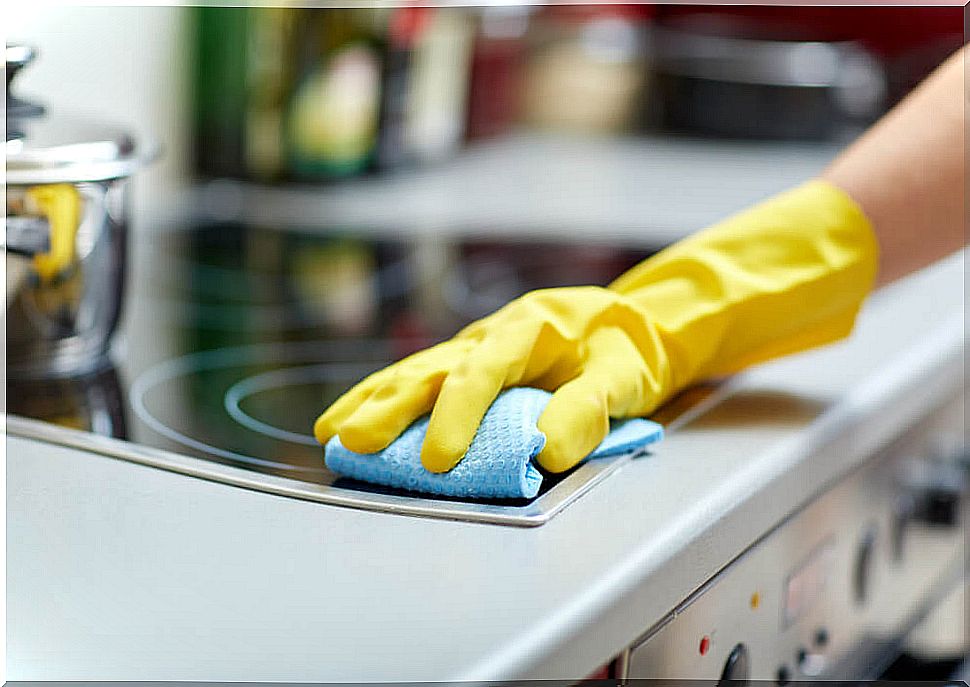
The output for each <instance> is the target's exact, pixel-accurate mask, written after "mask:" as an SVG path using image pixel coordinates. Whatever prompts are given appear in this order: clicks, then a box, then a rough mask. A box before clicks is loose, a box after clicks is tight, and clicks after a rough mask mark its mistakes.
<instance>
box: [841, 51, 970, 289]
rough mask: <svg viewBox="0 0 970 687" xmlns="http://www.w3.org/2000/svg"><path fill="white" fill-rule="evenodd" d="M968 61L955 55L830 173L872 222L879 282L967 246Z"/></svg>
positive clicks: (964, 55)
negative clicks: (876, 241)
mask: <svg viewBox="0 0 970 687" xmlns="http://www.w3.org/2000/svg"><path fill="white" fill-rule="evenodd" d="M968 57H970V52H968V48H967V46H964V47H963V48H962V49H960V50H958V51H957V52H956V53H954V54H953V55H952V56H951V57H950V58H949V59H948V60H946V61H945V62H944V63H943V64H942V65H940V66H939V67H938V68H937V69H936V70H935V71H934V72H933V73H932V74H931V75H930V76H929V77H928V78H927V79H926V80H924V81H923V82H922V83H921V84H920V85H919V86H917V87H916V88H915V89H914V90H913V91H912V92H911V93H910V94H909V95H908V96H907V97H906V98H905V99H904V100H903V101H902V102H900V103H899V104H898V105H897V106H896V107H895V108H893V109H892V110H891V111H890V112H889V113H888V114H886V115H885V116H884V117H883V118H882V119H881V120H880V121H879V122H877V123H876V124H875V125H874V126H873V127H871V128H870V129H869V130H868V131H867V132H866V133H865V134H863V135H862V136H861V137H860V138H859V139H858V140H857V141H856V142H854V143H853V144H852V145H850V146H849V147H848V148H846V149H845V150H844V151H843V152H842V154H841V155H839V156H838V157H837V158H836V159H835V161H834V162H833V163H832V164H831V165H830V166H829V167H828V169H826V170H825V172H824V173H823V174H822V178H823V179H825V180H827V181H829V182H831V183H833V184H835V185H836V186H838V187H839V188H841V189H842V190H844V191H845V192H846V193H848V194H849V195H850V196H851V197H852V198H853V199H854V200H855V201H856V202H857V203H859V205H860V206H861V207H862V209H863V211H864V212H865V213H866V216H868V218H869V220H870V221H871V222H872V225H873V229H874V231H875V233H876V237H877V239H878V241H879V249H880V250H879V252H880V261H879V277H878V283H879V284H885V283H888V282H891V281H893V280H895V279H898V278H900V277H903V276H905V275H906V274H909V273H910V272H913V271H915V270H917V269H919V268H921V267H925V266H926V265H928V264H930V263H931V262H933V261H935V260H938V259H940V258H942V257H943V256H945V255H947V254H949V253H952V252H953V251H955V250H958V249H959V248H961V247H962V246H963V245H965V243H966V214H965V207H964V200H965V197H966V177H965V173H966V171H965V165H966V155H967V149H966V143H965V142H966V107H967V90H966V71H965V70H966V64H967V59H968Z"/></svg>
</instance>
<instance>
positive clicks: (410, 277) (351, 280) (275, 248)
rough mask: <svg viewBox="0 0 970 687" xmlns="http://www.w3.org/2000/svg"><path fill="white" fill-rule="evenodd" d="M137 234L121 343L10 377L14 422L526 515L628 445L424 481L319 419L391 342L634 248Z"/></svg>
mask: <svg viewBox="0 0 970 687" xmlns="http://www.w3.org/2000/svg"><path fill="white" fill-rule="evenodd" d="M140 238H141V239H142V240H141V241H140V243H139V245H138V247H137V249H136V250H134V251H133V262H134V268H135V269H136V270H137V273H138V274H139V275H140V278H139V280H137V282H135V283H133V284H132V293H131V299H130V304H129V307H130V312H131V314H130V316H129V318H128V322H127V325H126V327H125V336H124V337H123V341H122V342H121V344H122V346H123V349H124V350H123V351H121V352H120V353H119V354H118V355H115V356H112V357H107V356H106V357H103V358H101V359H100V360H101V367H100V368H99V369H97V370H94V371H92V372H85V373H83V374H80V375H73V376H70V377H59V378H57V379H53V380H43V379H38V378H28V379H18V378H16V377H14V378H11V380H10V381H9V384H8V399H7V400H8V411H9V412H10V413H12V416H11V417H10V418H9V419H8V425H7V428H8V431H9V432H10V433H12V434H15V435H18V436H22V437H27V438H33V439H39V440H43V441H48V442H52V443H58V444H62V445H65V446H71V447H75V448H79V449H83V450H86V451H91V452H94V453H99V454H102V455H108V456H113V457H116V458H121V459H125V460H130V461H134V462H137V463H141V464H144V465H151V466H154V467H159V468H163V469H168V470H172V471H176V472H180V473H183V474H189V475H193V476H195V477H201V478H204V479H208V480H213V481H219V482H224V483H227V484H232V485H235V486H241V487H245V488H249V489H256V490H261V491H265V492H269V493H274V494H280V495H286V496H290V497H293V498H299V499H303V500H308V501H317V502H322V503H330V504H337V505H344V506H350V507H355V508H362V509H368V510H378V511H385V512H392V513H403V514H410V515H419V516H430V517H437V518H446V519H457V520H467V521H476V522H490V523H495V524H504V525H518V526H535V525H541V524H543V523H545V522H547V521H548V520H549V519H550V518H551V517H553V516H554V515H555V514H556V513H558V512H560V511H561V510H562V509H563V508H565V507H566V506H567V505H569V504H570V503H572V502H573V501H575V500H576V499H578V498H579V497H580V496H582V495H583V494H584V493H586V492H587V491H588V490H589V489H590V488H592V487H593V486H594V485H595V484H597V483H598V482H600V481H601V480H603V479H604V478H605V477H607V476H608V475H609V474H611V473H612V472H613V471H615V470H616V469H618V468H619V467H620V466H621V465H623V464H624V463H625V462H626V461H627V460H629V459H630V457H631V456H630V455H627V456H620V457H615V458H608V459H604V460H596V461H589V462H588V463H585V464H583V465H581V466H579V467H578V468H577V469H575V470H573V471H571V472H569V473H566V474H564V475H546V476H545V479H544V481H543V487H542V489H541V490H540V493H539V495H538V496H537V497H536V498H534V499H531V500H527V499H521V500H519V499H508V500H491V501H475V500H462V499H455V498H446V497H424V496H422V495H420V494H414V493H408V492H405V491H403V490H398V489H390V488H383V487H379V486H376V485H369V484H365V483H362V482H357V481H354V480H349V479H347V478H342V477H339V476H338V475H335V474H334V473H332V472H330V471H329V470H328V469H327V468H326V466H325V465H324V464H323V460H322V458H323V453H322V448H321V447H320V445H319V444H318V443H317V441H316V439H315V438H314V437H313V435H312V431H311V428H312V425H313V421H314V419H315V417H316V415H317V414H319V413H320V412H321V411H322V410H323V409H324V408H325V407H326V406H327V405H329V403H330V402H332V401H333V400H335V399H336V398H337V397H338V396H339V395H340V394H341V393H343V392H344V391H345V390H346V389H348V388H349V387H350V386H351V385H353V384H354V383H355V382H356V381H358V380H359V379H361V378H362V377H364V376H366V375H367V374H369V373H370V372H372V371H374V370H376V369H378V368H380V367H383V366H384V365H386V364H387V363H389V362H391V361H393V360H395V359H396V358H399V357H403V356H404V355H407V354H409V353H411V352H413V351H414V350H417V349H419V348H422V347H424V346H426V345H429V344H431V343H433V342H435V341H437V340H439V339H441V338H444V337H446V336H449V335H450V334H451V333H453V332H454V331H456V330H457V329H458V328H460V327H461V326H463V325H464V324H466V323H467V322H469V321H471V320H473V319H476V318H478V317H481V316H482V315H484V314H486V313H487V312H489V311H490V310H492V309H494V308H496V307H498V306H499V305H501V304H502V303H504V302H505V301H507V300H509V299H511V298H514V297H515V296H517V295H519V294H521V293H524V292H525V291H527V290H530V289H532V288H537V287H539V286H550V285H566V284H570V283H575V280H576V279H582V280H587V279H592V280H594V281H600V282H602V283H605V282H607V281H608V280H609V279H610V278H611V277H612V276H613V275H615V274H617V273H619V272H620V271H622V270H623V269H625V268H626V267H629V266H630V265H632V264H634V263H635V262H637V261H639V260H640V259H642V258H643V257H644V255H645V254H644V252H643V251H639V250H634V249H624V248H610V247H598V248H592V249H591V248H590V247H578V246H570V245H565V244H553V243H550V244H546V245H539V244H529V243H517V242H501V241H500V242H489V241H482V240H477V241H462V240H455V241H450V242H449V241H436V242H433V243H428V242H423V241H421V240H400V239H387V238H369V239H361V238H355V237H353V236H351V235H345V234H342V233H340V232H323V233H319V234H312V233H303V232H295V231H279V230H276V229H271V228H265V227H255V226H246V225H239V224H215V225H203V226H193V227H186V228H184V229H178V230H172V231H165V232H160V233H158V234H154V235H149V236H144V237H140ZM8 345H9V340H8ZM113 360H118V361H119V362H118V364H117V365H115V363H114V362H113ZM686 410H689V409H688V408H685V411H686ZM18 416H19V417H18ZM685 417H686V415H685ZM79 430H80V431H79Z"/></svg>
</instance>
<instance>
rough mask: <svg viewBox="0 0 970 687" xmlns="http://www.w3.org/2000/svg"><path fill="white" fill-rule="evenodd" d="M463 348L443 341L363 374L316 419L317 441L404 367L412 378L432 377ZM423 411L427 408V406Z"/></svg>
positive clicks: (454, 362)
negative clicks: (365, 375) (363, 375)
mask: <svg viewBox="0 0 970 687" xmlns="http://www.w3.org/2000/svg"><path fill="white" fill-rule="evenodd" d="M467 348H469V346H468V344H458V343H457V342H454V341H452V340H449V341H445V342H442V343H440V344H437V345H435V346H432V347H431V348H426V349H424V350H421V351H418V352H417V353H414V354H412V355H410V356H408V357H407V358H404V359H403V360H399V361H398V362H396V363H394V364H393V365H390V366H388V367H385V368H384V369H382V370H378V371H377V372H375V373H373V374H371V375H370V376H368V377H365V378H364V379H363V380H362V381H360V382H358V383H357V384H356V385H355V386H354V387H352V388H351V389H350V390H349V391H347V392H346V393H345V394H344V395H343V396H341V397H340V398H338V399H337V400H336V401H334V402H333V404H332V405H331V406H330V407H329V408H327V409H326V410H325V411H324V412H323V414H322V415H320V417H318V418H317V420H316V422H315V423H314V425H313V434H314V436H316V438H317V441H319V442H320V443H321V444H326V443H327V442H328V441H329V440H330V439H331V438H332V437H333V436H335V435H337V434H339V433H340V428H341V426H342V425H343V423H344V422H345V421H346V420H347V419H348V418H349V417H350V416H351V415H353V414H354V413H355V412H356V410H357V408H358V407H360V406H361V405H362V404H363V403H364V402H365V401H367V399H368V398H369V397H370V396H371V394H372V393H373V392H374V391H376V390H377V389H379V388H381V387H382V386H384V384H385V383H386V382H387V381H388V380H390V379H392V378H394V377H395V376H397V375H399V374H401V372H402V371H404V370H406V371H407V372H408V374H409V375H410V376H411V377H412V378H425V377H432V376H434V375H435V374H437V373H440V372H441V371H447V370H449V369H451V368H453V367H454V366H455V365H457V364H458V361H459V360H460V358H461V353H462V351H464V350H467ZM427 410H430V408H428V409H427ZM427 410H426V411H425V412H427ZM348 448H349V447H348ZM351 450H353V449H351Z"/></svg>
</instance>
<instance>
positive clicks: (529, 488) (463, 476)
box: [324, 387, 663, 498]
mask: <svg viewBox="0 0 970 687" xmlns="http://www.w3.org/2000/svg"><path fill="white" fill-rule="evenodd" d="M551 397H552V394H550V393H549V392H548V391H543V390H541V389H532V388H527V387H516V388H513V389H508V390H506V391H504V392H502V393H501V394H500V395H499V397H498V398H497V399H495V402H494V403H492V406H491V407H490V408H489V409H488V412H487V413H485V417H484V418H483V420H482V423H481V425H480V426H479V428H478V432H477V433H476V434H475V438H474V439H473V440H472V443H471V446H470V447H469V448H468V451H467V452H466V453H465V457H464V458H463V459H462V461H461V462H460V463H458V465H457V466H455V468H454V469H453V470H451V471H450V472H445V473H433V472H428V471H427V470H426V469H425V468H424V466H422V465H421V444H422V442H423V441H424V435H425V432H426V431H427V429H428V420H429V417H428V416H425V417H423V418H421V419H419V420H417V421H416V422H414V424H412V425H411V426H410V427H408V428H407V429H406V430H405V431H404V433H403V434H401V436H399V437H398V438H397V439H395V440H394V442H393V443H392V444H391V445H390V446H388V447H387V448H385V449H384V450H383V451H380V452H378V453H369V454H361V453H354V452H353V451H350V450H348V449H347V448H345V447H344V446H343V445H342V444H341V443H340V440H339V439H338V438H337V437H333V438H332V439H330V441H328V442H327V446H326V448H325V451H324V454H325V458H326V463H327V467H328V468H329V469H330V470H332V471H333V472H335V473H337V474H338V475H345V476H347V477H352V478H354V479H359V480H363V481H365V482H374V483H376V484H383V485H385V486H389V487H397V488H402V489H409V490H411V491H422V492H427V493H431V494H442V495H445V496H459V497H473V498H532V497H534V496H535V495H536V494H537V493H539V487H540V486H541V485H542V473H541V472H540V471H539V469H538V468H537V467H536V466H535V465H534V464H533V463H532V459H533V458H535V457H536V456H537V455H539V452H540V451H541V450H542V447H543V446H545V443H546V437H545V435H543V434H542V432H540V431H539V429H538V428H537V427H536V422H537V421H538V419H539V415H540V414H541V413H542V409H543V408H545V407H546V403H548V402H549V399H550V398H551ZM662 437H663V428H662V427H661V426H660V425H658V424H657V423H656V422H651V421H649V420H641V419H632V420H621V421H617V422H614V423H613V424H612V426H611V429H610V433H609V435H607V437H606V438H605V439H604V440H603V442H602V443H601V444H600V445H599V446H598V447H597V448H596V449H595V450H594V451H593V452H592V453H591V454H590V455H589V456H588V458H603V457H606V456H615V455H619V454H622V453H629V452H631V451H633V450H634V449H638V448H640V447H642V446H646V445H647V444H651V443H653V442H655V441H659V440H660V439H661V438H662Z"/></svg>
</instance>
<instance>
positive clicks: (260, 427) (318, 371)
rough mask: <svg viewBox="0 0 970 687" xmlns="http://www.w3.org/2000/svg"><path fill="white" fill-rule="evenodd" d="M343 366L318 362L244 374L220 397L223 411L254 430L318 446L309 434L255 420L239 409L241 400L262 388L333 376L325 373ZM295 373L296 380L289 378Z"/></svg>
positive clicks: (275, 437) (266, 389)
mask: <svg viewBox="0 0 970 687" xmlns="http://www.w3.org/2000/svg"><path fill="white" fill-rule="evenodd" d="M343 366H344V364H343V363H319V364H317V365H302V366H299V367H285V368H283V369H281V370H270V371H269V372H261V373H260V374H256V375H253V376H251V377H246V378H245V379H241V380H239V381H238V382H236V383H235V384H233V385H232V386H231V387H229V389H228V390H227V391H226V395H225V396H224V397H223V407H225V409H226V412H227V413H229V416H230V417H231V418H232V419H233V420H235V421H236V422H238V423H239V424H241V425H242V426H243V427H246V428H247V429H250V430H252V431H254V432H259V433H260V434H265V435H266V436H268V437H272V438H273V439H280V440H282V441H289V442H291V443H294V444H303V445H304V446H319V445H320V442H318V441H317V439H316V437H315V436H313V435H312V434H300V433H298V432H290V431H289V430H285V429H280V428H279V427H275V426H273V425H271V424H269V423H267V422H263V421H262V420H257V419H256V418H254V417H253V416H252V415H250V414H249V413H247V412H246V411H245V410H243V409H242V407H241V403H242V401H243V400H244V399H246V398H248V397H249V396H252V395H253V394H258V393H260V392H261V391H269V390H272V389H281V388H285V387H288V386H299V385H300V384H306V383H308V382H314V381H321V380H326V379H332V378H333V375H332V374H329V375H328V374H327V372H332V371H333V369H334V368H335V367H336V368H338V369H339V368H340V367H343ZM297 375H300V376H299V378H298V379H288V378H289V377H294V376H297ZM280 381H282V383H280Z"/></svg>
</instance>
